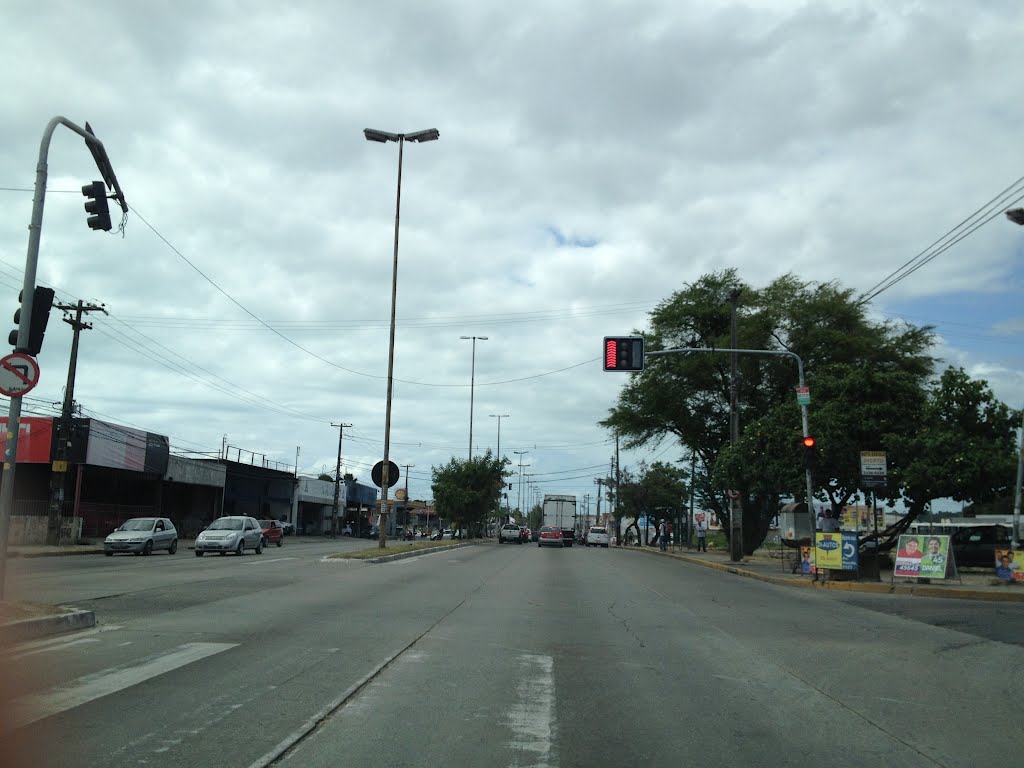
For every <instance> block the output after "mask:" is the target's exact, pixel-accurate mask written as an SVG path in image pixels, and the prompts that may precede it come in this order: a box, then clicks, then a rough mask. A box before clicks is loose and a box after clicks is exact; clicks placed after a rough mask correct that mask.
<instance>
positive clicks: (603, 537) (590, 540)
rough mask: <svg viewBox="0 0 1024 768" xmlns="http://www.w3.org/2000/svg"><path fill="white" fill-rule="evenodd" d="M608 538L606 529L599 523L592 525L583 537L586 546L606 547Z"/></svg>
mask: <svg viewBox="0 0 1024 768" xmlns="http://www.w3.org/2000/svg"><path fill="white" fill-rule="evenodd" d="M609 541H610V539H609V538H608V529H607V528H605V527H604V526H601V525H592V526H590V530H588V531H587V533H586V535H585V536H584V538H583V543H584V544H586V545H587V546H588V547H607V546H608V543H609Z"/></svg>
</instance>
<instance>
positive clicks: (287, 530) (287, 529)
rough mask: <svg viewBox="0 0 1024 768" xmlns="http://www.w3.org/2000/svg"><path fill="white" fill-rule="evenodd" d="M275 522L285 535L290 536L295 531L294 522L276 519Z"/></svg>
mask: <svg viewBox="0 0 1024 768" xmlns="http://www.w3.org/2000/svg"><path fill="white" fill-rule="evenodd" d="M277 524H278V525H280V526H281V530H282V531H283V532H284V535H285V536H291V535H292V534H293V533H295V523H289V522H288V521H287V520H278V521H277Z"/></svg>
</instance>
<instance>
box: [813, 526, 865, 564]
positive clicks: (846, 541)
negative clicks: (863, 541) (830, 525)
mask: <svg viewBox="0 0 1024 768" xmlns="http://www.w3.org/2000/svg"><path fill="white" fill-rule="evenodd" d="M858 550H859V546H858V544H857V534H856V533H849V532H846V531H844V532H838V531H837V532H835V533H825V532H823V531H818V533H817V534H816V535H815V537H814V565H815V566H816V567H817V568H819V569H820V568H827V569H829V570H832V571H856V570H857V567H858V565H859V560H858Z"/></svg>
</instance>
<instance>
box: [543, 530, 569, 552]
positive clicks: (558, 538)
mask: <svg viewBox="0 0 1024 768" xmlns="http://www.w3.org/2000/svg"><path fill="white" fill-rule="evenodd" d="M537 546H538V547H558V548H559V549H561V548H562V547H563V546H565V545H564V544H563V543H562V529H561V528H555V526H553V525H545V526H542V527H541V529H540V537H539V538H538V539H537Z"/></svg>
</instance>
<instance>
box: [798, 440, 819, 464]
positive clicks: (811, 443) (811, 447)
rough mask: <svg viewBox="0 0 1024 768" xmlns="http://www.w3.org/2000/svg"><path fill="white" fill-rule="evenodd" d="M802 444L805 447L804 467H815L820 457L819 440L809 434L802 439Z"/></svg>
mask: <svg viewBox="0 0 1024 768" xmlns="http://www.w3.org/2000/svg"><path fill="white" fill-rule="evenodd" d="M800 444H801V445H803V447H804V469H814V465H815V462H816V460H817V458H818V454H817V441H816V440H815V439H814V438H813V437H811V436H810V435H808V436H807V437H805V438H803V439H802V440H801V441H800Z"/></svg>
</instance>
